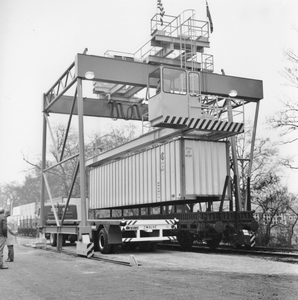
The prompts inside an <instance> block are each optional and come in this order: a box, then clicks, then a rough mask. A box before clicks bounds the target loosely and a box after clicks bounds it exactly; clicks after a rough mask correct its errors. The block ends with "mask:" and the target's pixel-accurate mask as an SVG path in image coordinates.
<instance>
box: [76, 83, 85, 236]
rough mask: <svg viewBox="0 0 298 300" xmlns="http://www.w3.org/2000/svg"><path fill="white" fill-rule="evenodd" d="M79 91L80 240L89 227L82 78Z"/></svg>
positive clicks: (78, 84) (78, 87) (78, 86)
mask: <svg viewBox="0 0 298 300" xmlns="http://www.w3.org/2000/svg"><path fill="white" fill-rule="evenodd" d="M77 91H78V120H79V152H80V153H79V161H80V191H81V216H82V220H81V223H80V225H79V240H80V241H81V240H82V233H84V232H85V231H86V229H87V228H86V227H87V212H86V174H85V143H84V104H83V90H82V79H81V78H78V79H77Z"/></svg>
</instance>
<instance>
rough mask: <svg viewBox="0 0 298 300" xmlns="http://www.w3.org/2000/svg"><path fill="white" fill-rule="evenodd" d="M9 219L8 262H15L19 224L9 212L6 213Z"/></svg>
mask: <svg viewBox="0 0 298 300" xmlns="http://www.w3.org/2000/svg"><path fill="white" fill-rule="evenodd" d="M5 215H6V217H7V238H6V245H7V249H8V258H7V260H6V261H7V262H13V261H14V248H13V246H14V245H15V243H16V236H17V235H18V227H17V223H16V222H15V219H14V217H12V216H10V211H9V210H7V211H6V212H5Z"/></svg>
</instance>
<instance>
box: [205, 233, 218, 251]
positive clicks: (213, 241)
mask: <svg viewBox="0 0 298 300" xmlns="http://www.w3.org/2000/svg"><path fill="white" fill-rule="evenodd" d="M221 240H222V235H221V234H219V235H216V236H213V237H212V239H211V240H207V241H206V243H207V246H208V247H209V249H211V250H215V249H216V248H217V247H218V246H219V244H220V242H221Z"/></svg>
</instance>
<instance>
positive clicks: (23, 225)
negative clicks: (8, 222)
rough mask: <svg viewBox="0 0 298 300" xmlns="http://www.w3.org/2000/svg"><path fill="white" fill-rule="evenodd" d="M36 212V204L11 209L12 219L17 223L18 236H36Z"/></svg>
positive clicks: (37, 207) (37, 208)
mask: <svg viewBox="0 0 298 300" xmlns="http://www.w3.org/2000/svg"><path fill="white" fill-rule="evenodd" d="M38 210H39V204H38V203H36V202H32V203H27V204H23V205H19V206H15V207H13V209H12V217H14V218H15V220H16V222H17V225H18V234H20V235H25V236H33V237H35V236H37V235H38V216H37V214H38Z"/></svg>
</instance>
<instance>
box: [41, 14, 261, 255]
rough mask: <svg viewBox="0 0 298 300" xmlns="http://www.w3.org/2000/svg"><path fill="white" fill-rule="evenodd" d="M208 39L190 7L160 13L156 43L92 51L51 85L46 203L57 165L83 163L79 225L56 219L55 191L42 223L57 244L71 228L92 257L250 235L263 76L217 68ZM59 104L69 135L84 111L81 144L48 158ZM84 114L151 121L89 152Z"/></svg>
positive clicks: (78, 171) (246, 241) (46, 109)
mask: <svg viewBox="0 0 298 300" xmlns="http://www.w3.org/2000/svg"><path fill="white" fill-rule="evenodd" d="M209 37H210V30H209V23H208V21H201V20H197V19H196V18H195V11H194V10H186V11H184V12H183V13H182V14H181V15H179V16H177V17H174V16H169V15H165V16H164V18H163V22H160V18H159V16H158V14H157V15H155V16H154V17H153V18H152V19H151V37H150V40H149V42H148V43H146V44H145V45H144V46H142V47H141V48H140V49H139V50H138V51H137V52H135V53H123V52H118V51H111V50H110V51H107V52H106V53H105V56H95V55H87V52H86V51H87V49H85V51H84V53H83V54H77V55H76V57H75V62H74V63H72V64H71V65H70V67H69V68H68V69H67V70H66V71H65V72H64V73H63V74H62V75H61V76H60V77H59V80H57V82H56V83H55V84H54V85H52V87H51V88H50V89H49V91H48V92H46V93H45V94H44V99H43V100H44V101H43V114H44V123H43V133H44V134H43V151H42V193H41V194H42V195H41V207H42V210H44V209H43V206H44V202H45V200H44V199H45V194H46V191H47V193H48V194H49V195H51V188H50V186H49V184H48V181H47V172H49V171H50V170H51V169H52V168H55V167H58V166H59V165H62V164H64V163H67V162H68V161H70V160H73V161H75V162H76V163H74V164H73V165H74V166H75V167H74V169H73V178H72V183H71V188H70V191H69V195H68V197H67V198H68V199H67V201H66V209H67V206H68V205H69V199H70V198H71V195H72V191H73V186H74V182H75V180H76V179H77V178H78V177H79V181H80V201H81V221H80V224H79V225H78V226H77V224H73V225H67V224H64V220H63V218H62V220H61V222H60V221H59V218H58V215H57V213H56V210H55V209H54V202H53V201H52V200H51V199H50V200H51V201H50V202H51V205H52V208H53V213H54V218H55V224H53V225H51V226H47V224H45V220H44V221H43V224H41V225H42V229H43V233H44V234H49V233H50V234H53V235H57V248H58V249H59V247H61V245H62V242H63V236H65V235H77V251H78V253H79V254H82V253H84V255H85V254H86V255H87V257H88V255H92V254H90V253H92V251H93V247H94V249H95V250H99V251H101V252H102V253H104V254H108V253H111V252H112V251H113V250H114V248H115V247H118V246H119V245H121V246H127V247H138V248H139V249H140V250H144V251H154V250H155V249H156V246H157V243H159V242H162V241H173V240H178V242H179V243H180V245H181V246H182V248H185V249H188V248H190V247H191V246H192V244H193V242H194V241H199V242H204V243H206V244H207V245H208V246H209V247H210V248H212V249H214V248H216V247H218V245H219V244H220V242H221V241H223V242H226V243H227V242H228V243H231V244H233V245H235V246H247V247H251V246H253V245H254V237H255V233H256V232H257V229H258V223H257V222H256V221H255V220H254V218H253V210H252V209H251V199H250V177H251V174H250V172H251V166H252V162H253V149H254V142H255V137H256V127H257V116H258V111H259V104H260V100H261V99H262V98H263V85H262V81H261V80H257V79H247V78H241V77H236V76H227V75H224V74H216V73H214V68H213V56H212V55H208V54H206V53H205V49H206V48H209ZM85 80H87V81H88V80H89V81H90V80H91V81H93V90H92V92H93V94H94V95H95V96H94V97H90V94H87V95H88V96H85V95H83V90H82V83H83V81H85ZM72 89H74V90H75V93H74V95H73V94H69V93H68V92H69V91H70V90H72ZM88 92H90V91H88ZM144 95H145V96H144ZM250 104H252V105H255V122H254V128H253V137H252V143H251V144H252V147H251V155H250V161H249V170H248V173H247V187H248V188H247V190H246V191H245V193H246V195H245V197H244V198H243V197H242V196H241V195H242V194H240V176H239V171H238V157H237V153H236V141H235V136H236V135H239V134H242V133H243V132H244V116H245V114H244V107H245V105H250ZM51 113H56V114H68V115H69V122H68V124H67V129H66V135H65V141H66V140H67V138H68V132H69V128H70V124H71V120H72V116H73V115H77V116H78V123H79V124H78V148H79V151H78V153H76V154H73V155H71V156H67V154H66V153H65V152H66V151H65V147H64V146H63V147H62V149H60V150H59V151H60V152H59V151H58V150H57V153H59V156H60V160H59V162H57V163H56V164H53V165H52V166H50V167H46V161H47V139H46V133H47V128H48V127H50V124H49V123H48V115H49V114H51ZM85 117H100V118H111V119H114V120H115V119H124V120H134V121H136V120H137V121H141V122H142V125H143V129H144V131H143V134H142V135H141V136H140V137H138V138H136V139H134V140H131V141H129V142H127V143H125V144H123V145H120V146H118V147H115V148H113V149H105V147H104V146H103V144H102V141H101V140H100V139H98V141H95V142H94V143H93V145H92V146H91V148H92V151H91V155H87V151H86V147H85V139H84V119H85ZM65 141H64V145H65ZM53 144H54V145H55V144H56V143H53ZM88 153H89V152H88ZM87 183H88V184H87ZM87 212H89V214H87ZM43 214H44V212H43ZM90 249H91V250H90Z"/></svg>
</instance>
